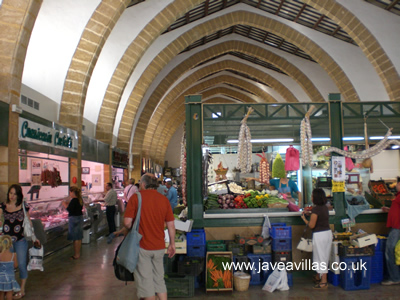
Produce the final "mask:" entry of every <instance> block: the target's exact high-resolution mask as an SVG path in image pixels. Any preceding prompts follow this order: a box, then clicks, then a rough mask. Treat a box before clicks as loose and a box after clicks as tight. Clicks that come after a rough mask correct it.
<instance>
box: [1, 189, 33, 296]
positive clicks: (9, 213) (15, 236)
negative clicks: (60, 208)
mask: <svg viewBox="0 0 400 300" xmlns="http://www.w3.org/2000/svg"><path fill="white" fill-rule="evenodd" d="M23 198H24V196H23V194H22V188H21V186H20V185H19V184H13V185H11V186H10V187H9V189H8V193H7V200H6V202H5V203H2V204H1V206H0V219H1V217H2V216H4V224H2V225H3V234H5V235H9V236H10V237H11V239H12V242H13V250H12V251H13V252H14V253H16V254H17V261H18V269H19V278H20V279H21V291H20V292H18V293H16V294H14V296H13V298H14V299H21V298H22V297H24V296H25V285H26V280H27V278H28V270H27V268H26V265H27V257H28V241H27V240H26V239H25V237H24V228H23V222H24V210H23V208H22V205H23V202H22V200H23ZM24 204H25V203H24ZM25 210H26V214H27V215H28V217H29V206H28V205H27V204H25ZM29 220H30V217H29ZM35 243H39V242H38V241H37V242H35Z"/></svg>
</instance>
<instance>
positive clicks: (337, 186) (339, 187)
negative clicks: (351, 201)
mask: <svg viewBox="0 0 400 300" xmlns="http://www.w3.org/2000/svg"><path fill="white" fill-rule="evenodd" d="M344 192H345V182H344V181H332V193H344Z"/></svg>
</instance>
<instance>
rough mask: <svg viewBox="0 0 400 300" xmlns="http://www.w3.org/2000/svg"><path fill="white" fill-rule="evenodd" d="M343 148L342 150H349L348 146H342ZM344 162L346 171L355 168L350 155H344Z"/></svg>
mask: <svg viewBox="0 0 400 300" xmlns="http://www.w3.org/2000/svg"><path fill="white" fill-rule="evenodd" d="M343 150H344V151H349V147H347V146H344V148H343ZM345 162H346V170H347V171H351V170H353V169H354V168H355V165H354V163H353V160H352V159H351V158H350V157H346V160H345Z"/></svg>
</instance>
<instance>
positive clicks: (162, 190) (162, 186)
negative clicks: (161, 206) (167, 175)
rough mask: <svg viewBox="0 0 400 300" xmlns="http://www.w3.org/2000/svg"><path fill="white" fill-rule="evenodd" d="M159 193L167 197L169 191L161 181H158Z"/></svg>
mask: <svg viewBox="0 0 400 300" xmlns="http://www.w3.org/2000/svg"><path fill="white" fill-rule="evenodd" d="M157 192H159V193H160V194H161V195H163V196H166V195H167V192H168V189H167V187H166V186H165V185H163V184H162V182H161V180H159V181H158V188H157Z"/></svg>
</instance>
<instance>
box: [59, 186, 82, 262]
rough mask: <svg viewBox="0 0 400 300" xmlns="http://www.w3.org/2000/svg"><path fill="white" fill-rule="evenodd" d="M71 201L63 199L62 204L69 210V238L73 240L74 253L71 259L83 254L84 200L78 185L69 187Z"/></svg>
mask: <svg viewBox="0 0 400 300" xmlns="http://www.w3.org/2000/svg"><path fill="white" fill-rule="evenodd" d="M69 196H70V198H71V200H70V201H67V200H65V201H63V202H62V204H63V205H64V207H65V208H66V209H67V211H68V237H67V238H68V240H69V241H73V244H74V255H72V256H71V259H78V258H79V257H80V256H81V246H82V239H83V213H82V208H83V200H82V192H81V189H80V188H78V187H76V186H71V187H70V188H69Z"/></svg>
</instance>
